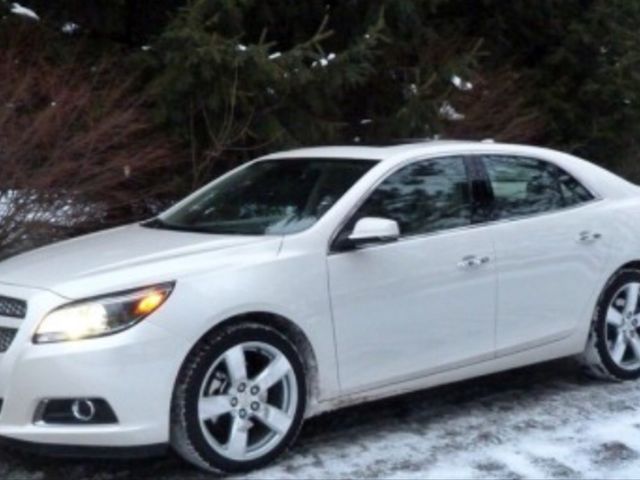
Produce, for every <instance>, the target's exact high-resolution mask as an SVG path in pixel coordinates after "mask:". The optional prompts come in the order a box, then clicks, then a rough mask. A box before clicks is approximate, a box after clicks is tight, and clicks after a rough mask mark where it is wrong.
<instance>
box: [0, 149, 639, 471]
mask: <svg viewBox="0 0 640 480" xmlns="http://www.w3.org/2000/svg"><path fill="white" fill-rule="evenodd" d="M639 296H640V189H639V188H638V187H636V186H634V185H632V184H630V183H628V182H627V181H625V180H623V179H621V178H619V177H617V176H615V175H614V174H612V173H609V172H607V171H605V170H603V169H601V168H599V167H597V166H595V165H593V164H590V163H588V162H586V161H584V160H581V159H578V158H576V157H573V156H570V155H567V154H563V153H559V152H555V151H551V150H546V149H541V148H534V147H527V146H518V145H506V144H494V143H473V142H432V143H422V144H410V145H396V146H389V147H324V148H310V149H301V150H294V151H288V152H284V153H278V154H274V155H270V156H266V157H263V158H260V159H257V160H255V161H252V162H250V163H248V164H246V165H243V166H241V167H239V168H237V169H235V170H233V171H231V172H230V173H228V174H226V175H224V176H223V177H221V178H219V179H218V180H216V181H214V182H213V183H211V184H209V185H207V186H205V187H204V188H202V189H201V190H199V191H197V192H195V193H194V194H193V195H191V196H189V197H188V198H186V199H185V200H183V201H182V202H180V203H178V204H177V205H175V206H174V207H173V208H171V209H169V210H168V211H166V212H164V213H163V214H161V215H159V216H158V217H156V218H154V219H151V220H148V221H146V222H143V223H140V224H135V225H129V226H125V227H121V228H116V229H113V230H108V231H105V232H101V233H96V234H93V235H89V236H85V237H81V238H78V239H75V240H70V241H66V242H62V243H58V244H56V245H53V246H49V247H46V248H42V249H39V250H35V251H32V252H30V253H26V254H23V255H20V256H17V257H13V258H11V259H8V260H5V261H4V262H2V263H0V351H1V352H2V353H0V396H1V397H2V405H1V407H2V410H1V413H0V436H1V437H3V439H5V440H6V441H10V442H14V443H17V444H18V445H22V446H23V447H37V448H39V449H43V448H44V449H45V450H47V451H52V452H59V453H74V452H83V453H87V452H89V453H90V454H91V453H96V454H99V455H111V454H125V455H137V454H147V453H151V452H156V451H157V450H162V449H165V448H166V447H167V446H169V445H170V446H172V447H173V448H174V449H175V450H176V451H177V452H178V453H179V454H180V455H182V456H183V457H184V458H185V459H186V460H188V461H189V462H192V463H193V464H195V465H197V466H198V467H201V468H203V469H205V470H209V471H226V472H239V471H246V470H249V469H254V468H258V467H260V466H263V465H265V464H266V463H268V462H270V461H271V460H273V459H274V458H276V457H277V456H278V455H279V454H280V453H282V452H283V450H285V449H286V448H287V447H288V446H289V445H290V444H291V443H292V442H293V441H294V439H295V437H296V434H297V433H298V431H299V429H300V426H301V424H302V422H303V419H305V418H309V417H311V416H314V415H317V414H319V413H322V412H326V411H330V410H333V409H336V408H339V407H342V406H346V405H351V404H356V403H359V402H363V401H365V400H372V399H378V398H382V397H387V396H391V395H396V394H399V393H402V392H408V391H412V390H417V389H422V388H426V387H429V386H434V385H440V384H444V383H448V382H454V381H458V380H462V379H465V378H470V377H475V376H480V375H485V374H489V373H492V372H497V371H500V370H505V369H510V368H515V367H520V366H523V365H527V364H532V363H536V362H541V361H545V360H550V359H553V358H558V357H564V356H570V355H578V356H579V358H580V359H581V362H582V364H583V366H584V368H585V370H587V372H589V373H590V374H591V375H595V376H598V377H601V378H605V379H609V380H633V379H636V378H638V377H639V376H640V337H639V336H638V334H639V331H640V328H639V327H640V323H639V322H640V313H639V312H640V309H639V307H638V298H639Z"/></svg>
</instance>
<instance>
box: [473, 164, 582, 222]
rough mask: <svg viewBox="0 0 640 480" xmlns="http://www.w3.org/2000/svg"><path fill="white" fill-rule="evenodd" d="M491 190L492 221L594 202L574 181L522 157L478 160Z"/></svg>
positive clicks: (561, 173)
mask: <svg viewBox="0 0 640 480" xmlns="http://www.w3.org/2000/svg"><path fill="white" fill-rule="evenodd" d="M481 161H482V163H483V164H484V167H485V169H486V171H487V173H488V175H489V182H490V184H491V189H492V190H493V208H492V209H491V217H492V220H501V219H506V218H513V217H522V216H527V215H535V214H539V213H544V212H550V211H554V210H559V209H561V208H566V207H570V206H574V205H578V204H580V203H584V202H587V201H589V200H592V199H593V196H592V195H591V193H589V191H588V190H587V189H586V188H585V187H584V186H583V185H581V184H580V183H579V182H578V181H577V180H576V179H575V178H573V177H572V176H571V175H569V174H568V173H567V172H565V171H564V170H562V169H561V168H559V167H557V166H556V165H553V164H551V163H548V162H545V161H542V160H536V159H532V158H522V157H506V156H485V157H482V159H481Z"/></svg>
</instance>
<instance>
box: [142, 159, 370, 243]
mask: <svg viewBox="0 0 640 480" xmlns="http://www.w3.org/2000/svg"><path fill="white" fill-rule="evenodd" d="M375 163H376V162H375V161H374V160H360V159H358V160H354V159H314V158H304V159H278V160H264V161H260V162H256V163H253V164H251V165H249V166H247V167H245V168H241V169H239V170H237V171H236V172H234V173H232V174H231V175H229V176H227V177H225V178H223V179H221V180H219V181H216V182H213V183H212V184H211V186H210V187H209V188H206V189H205V190H204V191H203V192H202V193H200V194H199V195H197V196H196V197H195V198H194V199H192V200H191V201H190V202H188V203H187V204H186V205H183V206H182V207H181V208H179V209H178V210H175V211H172V212H170V213H168V214H165V215H161V216H160V217H158V218H157V219H155V220H152V221H151V222H149V223H148V224H147V226H150V227H157V228H169V229H175V230H186V231H196V232H205V233H220V234H244V235H282V234H290V233H296V232H300V231H302V230H305V229H306V228H309V227H310V226H312V225H313V224H314V223H316V222H317V221H318V220H319V219H320V217H322V216H323V215H324V214H325V213H326V212H327V211H328V210H329V209H330V208H331V207H332V206H333V205H334V204H335V202H337V201H338V199H339V198H340V197H342V196H343V195H344V194H345V193H346V192H347V190H349V189H350V188H351V186H352V185H353V184H354V183H355V182H356V181H357V180H358V179H360V177H362V176H363V175H364V174H365V173H366V172H367V171H368V170H369V169H370V168H371V167H372V166H373V165H375Z"/></svg>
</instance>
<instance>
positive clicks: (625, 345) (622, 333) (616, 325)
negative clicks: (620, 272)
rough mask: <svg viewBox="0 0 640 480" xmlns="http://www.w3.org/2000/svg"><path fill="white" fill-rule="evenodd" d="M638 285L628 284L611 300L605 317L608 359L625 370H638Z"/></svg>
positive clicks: (639, 353)
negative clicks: (609, 357)
mask: <svg viewBox="0 0 640 480" xmlns="http://www.w3.org/2000/svg"><path fill="white" fill-rule="evenodd" d="M639 296H640V283H638V282H630V283H627V284H626V285H624V286H623V287H622V288H620V289H619V290H618V292H617V293H616V294H615V295H614V296H613V299H612V301H611V303H610V305H609V307H608V309H607V313H606V328H605V335H606V338H605V341H606V345H607V349H608V351H609V354H610V356H611V359H612V360H613V361H614V362H615V364H616V365H617V366H618V367H620V368H623V369H625V370H635V369H638V368H640V313H639V312H638V307H639V303H640V302H639V301H638V298H639Z"/></svg>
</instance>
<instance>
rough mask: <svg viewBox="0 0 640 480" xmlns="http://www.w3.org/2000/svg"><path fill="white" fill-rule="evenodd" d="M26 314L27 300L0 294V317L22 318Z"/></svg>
mask: <svg viewBox="0 0 640 480" xmlns="http://www.w3.org/2000/svg"><path fill="white" fill-rule="evenodd" d="M26 316H27V302H25V301H24V300H18V299H17V298H9V297H1V296H0V317H12V318H24V317H26Z"/></svg>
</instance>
